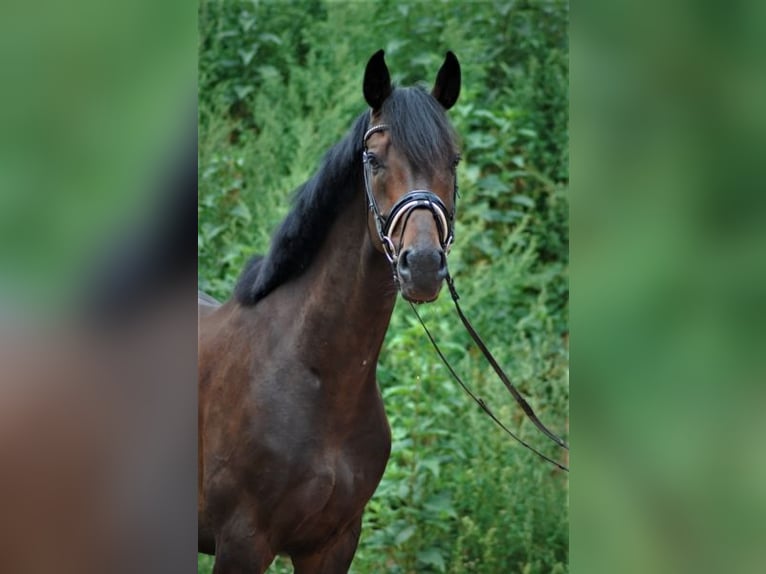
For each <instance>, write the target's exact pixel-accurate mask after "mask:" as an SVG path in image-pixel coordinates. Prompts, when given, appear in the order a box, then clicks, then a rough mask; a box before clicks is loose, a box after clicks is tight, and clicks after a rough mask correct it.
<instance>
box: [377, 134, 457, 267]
mask: <svg viewBox="0 0 766 574" xmlns="http://www.w3.org/2000/svg"><path fill="white" fill-rule="evenodd" d="M388 129H389V127H388V126H387V125H386V124H376V125H374V126H372V127H371V128H369V129H368V130H367V131H366V132H365V134H364V140H363V144H364V151H363V152H362V161H363V164H364V188H365V192H366V194H367V204H368V207H369V210H370V212H371V213H372V215H373V218H374V220H375V228H376V230H377V233H378V239H379V240H380V243H381V245H382V247H383V252H384V253H385V255H386V257H387V258H388V261H389V262H390V263H391V265H393V266H396V262H397V260H398V258H399V253H400V251H401V247H402V244H401V241H400V242H399V246H398V248H397V247H396V246H395V245H394V241H393V235H394V232H395V231H396V228H397V226H398V225H399V224H400V223H401V225H402V232H401V234H400V237H402V238H403V237H404V228H405V227H406V225H407V221H408V220H409V217H410V215H411V214H412V212H413V211H414V210H416V209H427V210H429V211H430V212H431V214H432V215H433V217H434V221H435V222H436V228H437V230H438V232H439V244H440V246H441V248H442V250H443V251H444V254H445V255H447V254H449V250H450V248H451V247H452V242H453V241H454V239H455V205H456V202H457V172H455V179H454V188H453V202H452V206H453V207H452V211H449V210H448V209H447V206H446V205H444V202H443V201H442V200H441V199H439V196H438V195H436V194H435V193H434V192H433V191H431V190H429V189H413V190H410V191H408V192H407V193H405V194H404V195H403V196H402V197H400V198H399V199H398V200H397V201H396V203H394V205H393V207H391V210H390V211H389V212H388V215H383V214H382V213H381V212H380V208H379V207H378V202H377V201H376V200H375V194H374V193H373V190H372V175H373V174H372V157H373V156H372V154H371V153H370V152H369V151H368V150H367V140H368V139H369V137H370V136H371V135H372V134H375V133H378V132H382V131H386V130H388Z"/></svg>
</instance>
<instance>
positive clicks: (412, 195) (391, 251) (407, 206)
mask: <svg viewBox="0 0 766 574" xmlns="http://www.w3.org/2000/svg"><path fill="white" fill-rule="evenodd" d="M388 129H389V128H388V126H387V125H386V124H376V125H373V126H372V127H371V128H369V129H368V130H367V131H366V132H365V134H364V140H363V147H364V150H363V152H362V162H363V167H364V187H365V193H366V195H367V204H368V209H369V210H370V212H371V213H372V215H373V219H374V220H375V228H376V230H377V233H378V239H379V240H380V243H381V245H382V246H383V252H384V253H385V255H386V258H387V259H388V261H389V263H390V264H391V267H392V271H393V275H394V283H395V284H396V286H397V288H398V287H399V281H398V276H397V272H396V265H397V259H398V257H399V252H400V251H401V247H402V244H401V242H402V239H400V241H399V245H398V248H397V246H395V245H394V241H393V238H392V237H393V234H394V231H395V230H396V227H397V226H398V225H399V223H400V222H401V225H402V233H401V236H400V237H403V236H404V228H405V226H406V225H407V221H408V219H409V216H410V214H411V213H412V212H413V211H414V210H415V209H428V210H429V211H430V212H431V214H432V215H433V217H434V221H435V222H436V228H437V230H438V232H439V242H440V244H441V248H442V249H443V250H444V254H445V256H446V255H447V254H448V253H449V250H450V248H451V247H452V242H453V241H454V239H455V231H454V230H455V206H456V205H457V198H458V185H457V170H455V181H454V190H453V194H454V196H453V203H452V205H453V208H452V211H448V210H447V207H446V206H445V205H444V202H443V201H442V200H441V199H439V197H438V196H437V195H436V194H435V193H433V192H432V191H430V190H427V189H415V190H411V191H408V192H407V193H405V194H404V195H403V196H402V197H400V198H399V199H398V200H397V201H396V203H394V205H393V207H392V208H391V211H389V213H388V215H386V216H384V215H383V214H381V212H380V209H379V208H378V203H377V201H376V200H375V195H374V194H373V190H372V176H373V173H372V172H373V166H372V163H373V161H374V156H373V155H372V154H371V153H369V151H368V150H367V139H368V138H369V137H370V136H371V135H373V134H375V133H378V132H382V131H386V130H388ZM446 280H447V286H448V288H449V292H450V296H451V297H452V301H453V303H454V304H455V309H456V311H457V314H458V317H460V321H461V322H462V323H463V326H464V327H465V329H466V331H468V334H469V335H470V336H471V338H472V339H473V340H474V342H475V343H476V345H477V346H478V347H479V350H480V351H481V352H482V354H483V355H484V357H485V358H486V359H487V361H488V362H489V364H490V366H491V367H492V369H493V370H494V371H495V373H496V374H497V376H498V377H499V378H500V380H501V381H502V382H503V384H504V385H505V387H506V388H507V389H508V392H510V393H511V396H513V398H514V400H515V401H516V403H517V404H518V405H519V406H520V407H521V410H522V411H524V414H525V415H526V416H527V418H528V419H529V420H530V421H531V422H532V424H534V425H535V426H536V427H537V428H538V429H539V430H540V431H541V432H542V433H543V434H544V435H545V436H547V437H548V438H549V439H550V440H552V441H553V442H554V443H555V444H556V445H557V446H559V447H561V448H563V449H565V450H567V451H568V450H569V445H568V444H567V443H566V442H564V441H563V440H562V439H561V438H560V437H558V436H557V435H556V434H554V433H553V432H551V431H550V430H549V429H548V428H547V427H546V426H545V425H544V424H543V423H542V421H541V420H540V419H539V418H538V417H537V415H536V414H535V412H534V410H533V409H532V407H531V406H530V405H529V403H528V402H527V401H526V399H525V398H524V397H523V396H522V395H521V393H520V392H519V391H518V389H517V388H516V386H515V385H514V384H513V383H512V382H511V381H510V379H509V378H508V375H506V374H505V372H504V371H503V369H502V368H501V367H500V365H499V364H498V362H497V360H496V359H495V357H494V356H493V355H492V353H491V352H490V350H489V349H488V348H487V346H486V344H485V343H484V341H483V340H482V339H481V337H480V336H479V334H478V333H477V332H476V329H474V327H473V325H472V324H471V322H470V321H469V320H468V318H467V317H466V316H465V314H464V313H463V310H462V309H461V307H460V303H458V300H459V299H460V296H459V295H458V293H457V289H456V288H455V282H454V280H453V279H452V276H451V275H450V274H449V271H448V272H447V277H446ZM409 304H410V307H411V308H412V310H413V312H414V313H415V316H416V317H417V318H418V321H420V324H421V325H422V326H423V329H424V330H425V332H426V335H427V336H428V339H429V340H430V341H431V344H432V345H433V347H434V349H435V350H436V353H437V355H439V358H440V359H441V360H442V362H443V363H444V365H445V366H446V367H447V370H448V371H449V373H450V375H451V376H452V378H453V379H455V381H456V382H457V383H458V384H459V385H460V387H461V388H462V389H463V390H464V391H465V392H466V393H467V394H468V395H469V396H470V397H471V398H472V399H473V400H474V402H476V404H478V405H479V407H480V408H481V409H482V411H484V412H485V413H486V414H487V415H488V416H489V417H490V418H491V419H492V420H493V421H494V422H495V423H496V424H497V425H498V426H499V427H500V428H501V429H503V431H505V432H506V433H507V434H508V435H510V436H511V437H512V438H513V439H514V440H516V441H517V442H519V443H520V444H521V445H522V446H524V447H525V448H527V449H529V450H531V451H532V452H534V453H535V454H536V455H537V456H539V457H540V458H542V459H543V460H545V461H547V462H549V463H551V464H553V465H555V466H556V467H558V468H559V469H561V470H563V471H565V472H569V468H568V467H567V466H565V465H563V464H561V463H560V462H558V461H556V460H554V459H552V458H550V457H548V456H546V455H545V454H543V453H542V452H540V451H539V450H537V449H536V448H535V447H533V446H532V445H530V444H529V443H527V442H525V441H524V440H523V439H521V438H520V437H519V436H518V435H516V434H514V433H513V432H512V431H511V430H510V429H508V427H506V426H505V425H504V424H503V423H502V422H500V420H499V419H498V418H497V417H496V416H495V414H494V413H493V412H492V410H491V409H490V408H489V406H487V404H486V403H485V402H484V400H483V399H482V398H481V397H478V396H476V394H474V393H473V392H472V391H471V390H470V389H469V388H468V386H467V385H466V384H465V383H464V382H463V380H462V379H461V378H460V376H459V375H458V374H457V373H456V372H455V370H454V369H453V368H452V366H451V365H450V364H449V362H448V361H447V358H446V357H445V356H444V354H443V353H442V351H441V349H440V348H439V346H438V344H437V343H436V340H435V339H434V338H433V336H432V335H431V332H430V331H429V330H428V327H427V326H426V323H425V321H423V318H422V317H421V316H420V313H418V311H417V309H416V308H415V305H414V304H413V303H412V302H409Z"/></svg>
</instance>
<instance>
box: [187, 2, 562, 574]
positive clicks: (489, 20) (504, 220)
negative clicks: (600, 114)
mask: <svg viewBox="0 0 766 574" xmlns="http://www.w3.org/2000/svg"><path fill="white" fill-rule="evenodd" d="M567 19H568V6H567V4H566V3H563V2H508V1H506V2H481V3H463V2H440V3H425V2H416V1H413V2H398V1H393V0H392V1H383V2H379V3H376V4H375V5H374V6H373V5H371V4H368V3H336V2H321V1H319V0H314V1H307V2H299V3H298V2H296V3H281V2H280V3H272V2H258V1H254V2H222V1H219V0H203V2H202V4H201V6H200V72H199V78H200V99H199V110H200V112H199V113H200V122H199V123H200V127H199V142H200V144H199V145H200V148H199V149H200V152H199V153H200V161H199V170H200V171H199V181H200V194H199V235H198V242H199V282H200V288H202V289H204V290H205V291H208V292H209V293H211V294H212V295H215V296H217V297H220V298H226V297H228V296H229V294H230V292H231V289H232V287H233V284H234V282H235V280H236V277H237V275H238V273H239V271H240V269H241V267H242V265H243V264H244V262H245V260H246V259H247V258H248V257H249V256H250V255H251V254H252V253H254V252H264V251H265V250H266V249H267V247H268V243H269V236H270V234H271V232H272V231H273V229H274V227H275V226H276V225H277V223H278V222H279V221H280V220H281V218H282V217H283V216H284V214H285V213H286V212H287V210H288V208H289V198H290V196H291V190H293V189H295V188H296V187H297V186H298V185H299V184H300V183H302V182H303V181H305V180H306V179H307V178H308V177H309V176H310V175H311V173H313V171H314V169H316V167H317V164H318V161H319V159H320V158H321V156H322V155H323V153H324V152H325V151H326V150H327V149H328V148H329V147H330V146H331V145H332V144H333V143H334V142H335V141H337V140H338V139H339V138H340V137H341V136H342V135H343V134H344V133H345V132H346V131H347V129H348V128H349V127H350V124H351V121H352V119H353V118H354V117H355V116H356V115H357V114H358V113H359V112H361V111H362V110H363V109H364V100H363V98H362V95H361V78H362V73H363V70H364V65H365V63H366V61H367V59H368V58H369V56H370V55H371V54H372V53H373V52H374V51H375V50H377V49H379V48H381V47H382V48H384V49H386V59H387V61H388V62H389V66H390V68H391V71H392V73H393V75H394V80H395V81H396V82H398V83H401V84H411V83H413V82H416V81H424V80H425V81H426V83H427V84H428V85H430V83H431V82H432V81H433V78H434V76H435V73H436V70H437V69H438V66H439V65H440V63H441V61H442V59H443V56H444V52H445V51H446V50H447V49H451V50H453V51H454V52H455V53H456V54H457V55H458V58H459V59H460V61H461V64H462V68H463V90H462V93H461V98H460V100H459V102H458V104H457V105H456V106H455V108H454V109H453V110H452V111H451V112H450V116H451V118H452V120H453V123H454V125H455V127H456V130H457V131H458V133H459V134H460V135H461V137H462V143H463V146H462V147H463V160H464V161H463V162H462V163H461V166H460V168H459V177H460V194H461V199H460V203H459V206H458V226H457V243H456V246H455V248H454V249H453V253H452V254H451V255H450V269H451V272H452V274H453V276H454V277H455V280H456V284H457V287H458V290H459V291H460V293H461V295H462V299H461V303H462V304H463V306H464V309H465V310H466V313H467V314H468V315H469V317H470V318H471V321H472V322H473V323H474V325H475V326H476V327H477V329H478V330H479V332H480V333H482V336H483V337H484V338H485V340H486V341H487V343H488V345H489V346H490V348H491V349H492V350H493V352H494V353H495V355H496V356H497V358H498V360H499V361H500V363H501V364H502V365H503V366H504V368H506V370H507V371H508V372H509V375H510V376H511V378H512V380H514V381H515V383H516V384H517V386H518V387H519V388H520V390H521V391H522V392H523V394H524V395H525V396H526V397H528V400H529V401H530V403H531V404H532V405H533V407H534V408H535V410H536V411H537V413H538V415H539V416H540V417H541V419H543V420H544V421H545V422H546V423H547V424H549V425H550V426H551V427H553V428H554V429H555V430H557V431H559V432H561V433H564V432H565V430H566V421H567V411H568V407H567V405H568V389H569V387H568V367H567V365H568V349H567V342H566V341H567V318H568V317H567V304H568V286H567V270H568V227H567V205H568V203H567V186H568V172H567V131H566V126H567V91H568V86H567V53H568V46H567V36H566V30H567ZM421 311H422V313H423V315H424V316H425V317H426V320H427V322H428V323H429V326H430V328H431V329H432V331H433V332H434V334H435V336H436V337H437V340H438V341H439V342H440V345H441V347H442V348H443V350H444V351H445V352H446V354H447V355H448V356H449V358H450V360H451V361H452V362H453V364H454V365H455V367H456V369H457V370H458V372H460V373H461V374H462V375H463V376H464V378H465V379H466V380H467V381H470V384H471V385H472V386H473V387H474V389H475V391H476V392H477V393H478V394H479V395H480V396H482V397H483V398H484V399H485V400H486V401H487V403H488V404H490V405H491V406H492V407H493V409H494V411H495V412H496V414H497V415H498V416H499V417H500V418H501V420H503V421H504V422H506V423H508V424H509V425H510V427H511V429H512V430H514V431H515V432H518V433H519V434H520V435H521V436H522V437H524V438H525V439H529V441H530V442H532V443H533V444H535V445H536V446H539V447H540V448H542V449H543V450H544V452H546V453H547V454H550V455H551V456H560V454H559V453H557V452H556V451H555V450H554V448H553V447H552V446H547V445H545V441H544V440H543V439H542V437H541V436H540V435H539V433H538V432H537V431H536V429H534V428H533V427H532V426H531V424H530V423H529V422H528V421H526V420H525V419H524V417H523V415H522V414H521V412H520V410H519V409H518V408H517V407H516V406H515V404H513V402H512V401H511V399H510V397H508V395H507V393H506V391H505V389H504V388H503V387H502V384H501V383H500V382H499V381H497V380H496V379H495V378H494V375H492V374H491V372H490V371H489V368H488V366H486V364H485V362H484V361H483V359H482V358H481V356H480V355H479V353H478V351H477V350H476V349H475V347H474V346H473V345H472V344H471V343H470V341H469V339H468V336H467V335H466V334H465V333H464V332H463V331H462V328H460V327H459V322H458V319H457V317H455V315H454V313H453V311H452V306H451V302H450V301H449V297H448V296H446V295H443V296H442V297H441V298H440V300H439V301H437V302H436V303H434V304H431V305H429V306H427V307H421ZM378 378H379V381H380V386H381V389H382V392H383V395H384V400H385V404H386V410H387V412H388V415H389V419H390V422H391V427H392V432H393V438H394V443H393V449H392V456H391V460H390V461H389V464H388V467H387V469H386V473H385V476H384V478H383V481H382V482H381V484H380V486H379V488H378V490H377V492H376V493H375V495H374V497H373V499H372V501H371V502H370V504H369V505H368V508H367V511H366V513H365V524H364V528H363V531H362V538H361V542H360V545H359V550H358V552H357V555H356V558H355V559H354V563H353V565H352V570H353V571H354V572H357V573H367V572H370V573H371V572H389V573H392V574H393V573H399V572H402V573H404V572H407V573H409V572H454V573H458V572H459V573H463V572H481V573H488V574H489V573H491V574H495V573H507V572H524V573H542V572H567V571H568V566H567V556H568V530H567V529H568V520H567V512H566V508H567V502H568V485H567V481H566V476H563V475H562V474H561V473H559V472H557V471H554V470H552V469H551V467H550V466H549V465H546V464H544V463H543V462H542V461H540V460H539V459H537V458H536V457H535V456H534V455H533V454H531V453H529V452H528V451H526V450H524V449H523V448H521V447H520V446H519V445H517V444H515V443H513V442H511V441H509V440H508V437H507V436H506V435H504V434H503V433H502V432H501V431H500V430H499V429H497V428H496V427H494V426H493V425H492V423H491V421H490V420H489V419H488V418H487V417H486V416H484V415H483V414H482V413H481V412H480V411H479V410H478V409H477V408H476V406H475V405H474V404H473V403H472V402H470V400H469V399H468V397H466V396H464V395H463V394H462V391H461V390H460V389H459V388H458V387H457V386H456V384H454V383H453V382H452V381H451V379H450V378H449V375H448V373H447V371H446V369H445V368H444V367H443V366H442V365H441V364H440V363H439V360H438V358H437V357H436V355H435V354H434V353H433V351H432V349H431V348H430V345H429V343H428V341H427V339H426V338H425V336H424V335H423V333H422V329H421V328H420V326H419V324H418V323H417V322H416V319H415V318H414V316H413V315H412V313H411V311H410V310H409V307H408V306H407V305H406V304H403V302H402V301H399V303H398V304H397V308H396V310H395V313H394V316H393V317H392V321H391V327H390V329H389V332H388V336H387V338H386V342H385V346H384V349H383V352H382V355H381V363H380V365H379V368H378ZM211 564H212V561H211V560H210V559H208V558H207V557H201V558H200V563H199V571H200V572H209V571H211ZM270 571H273V572H289V571H291V569H290V568H289V563H288V561H286V560H284V559H278V560H277V562H275V564H274V566H272V568H271V570H270Z"/></svg>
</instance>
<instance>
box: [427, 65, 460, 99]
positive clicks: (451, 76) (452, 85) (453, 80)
mask: <svg viewBox="0 0 766 574" xmlns="http://www.w3.org/2000/svg"><path fill="white" fill-rule="evenodd" d="M431 95H432V96H433V97H434V98H436V99H437V101H438V102H439V103H440V104H441V105H442V106H444V109H445V110H448V109H450V108H451V107H452V106H454V105H455V102H457V98H458V96H459V95H460V62H458V61H457V57H456V56H455V54H453V53H452V52H447V56H446V57H445V58H444V63H443V64H442V67H441V68H439V73H438V74H436V83H435V84H434V89H433V90H432V91H431Z"/></svg>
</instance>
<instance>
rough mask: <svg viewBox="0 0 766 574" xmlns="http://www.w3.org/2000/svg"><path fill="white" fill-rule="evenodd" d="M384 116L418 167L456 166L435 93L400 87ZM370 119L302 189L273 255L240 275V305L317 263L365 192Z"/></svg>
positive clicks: (359, 123) (360, 120) (451, 136)
mask: <svg viewBox="0 0 766 574" xmlns="http://www.w3.org/2000/svg"><path fill="white" fill-rule="evenodd" d="M381 115H382V121H383V122H384V123H386V124H387V125H388V126H389V128H390V130H391V141H392V142H393V144H394V145H396V147H397V149H399V150H400V151H401V152H402V153H404V155H405V156H406V157H407V159H408V160H409V162H410V165H412V167H413V169H415V170H416V171H421V172H425V173H426V174H427V175H431V173H432V172H433V171H434V170H436V169H439V168H442V169H443V168H445V167H448V166H449V165H450V163H451V161H452V158H453V157H454V155H455V154H456V153H457V145H456V141H455V133H454V131H453V129H452V126H451V125H450V123H449V121H448V120H447V117H446V115H445V113H444V108H442V106H441V104H439V103H438V102H437V101H436V100H435V99H434V98H433V97H432V96H431V95H430V94H428V93H427V92H425V91H424V90H422V89H420V88H398V89H394V90H393V92H392V93H391V95H390V96H389V97H388V98H387V99H386V101H385V102H384V103H383V107H382V109H381ZM369 118H370V116H369V112H364V113H363V114H361V115H360V116H358V117H357V118H356V120H355V121H354V124H353V126H352V127H351V130H350V131H349V132H348V133H347V134H346V136H345V137H344V138H343V139H342V140H341V141H340V142H338V143H337V144H336V145H335V146H333V147H332V148H331V149H330V151H329V152H327V154H326V155H325V157H324V160H323V161H322V165H321V166H320V168H319V170H318V171H317V172H316V173H315V174H314V176H313V177H312V178H311V179H309V180H308V181H307V182H306V183H304V184H303V185H301V186H300V187H299V188H298V189H297V190H296V194H295V199H294V205H293V208H292V210H291V211H290V213H289V214H288V215H287V217H286V218H285V220H284V221H283V222H282V224H281V225H280V226H279V227H278V228H277V230H276V232H275V233H274V236H273V238H272V242H271V247H270V249H269V251H268V253H267V254H266V256H265V257H261V256H255V257H253V258H252V259H251V260H250V261H249V262H248V263H247V265H246V266H245V268H244V270H243V272H242V274H241V275H240V277H239V281H238V282H237V286H236V288H235V290H234V297H235V298H236V300H237V301H238V302H239V303H240V304H242V305H254V304H256V303H257V302H258V301H260V300H261V299H263V298H264V297H265V296H266V295H268V294H269V293H270V292H271V291H273V290H274V289H276V288H277V287H279V285H281V284H283V283H285V282H287V281H289V280H290V279H293V278H295V277H298V276H300V275H301V274H302V273H303V272H304V271H305V270H306V269H307V268H308V266H309V265H310V264H311V261H312V260H313V259H314V257H315V255H316V254H317V253H318V251H319V248H320V247H321V245H322V243H323V242H324V239H325V237H326V236H327V232H328V230H329V229H330V227H331V225H332V223H333V222H334V221H335V219H336V217H337V216H338V214H339V213H340V211H341V210H342V209H343V208H344V207H345V206H346V205H347V204H348V202H350V201H351V200H352V199H353V197H354V195H355V194H356V193H357V192H358V191H359V190H360V188H359V185H360V183H361V181H362V177H363V176H362V151H363V142H362V138H363V137H364V133H365V131H366V130H367V128H368V127H369ZM435 142H438V144H439V145H435Z"/></svg>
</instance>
